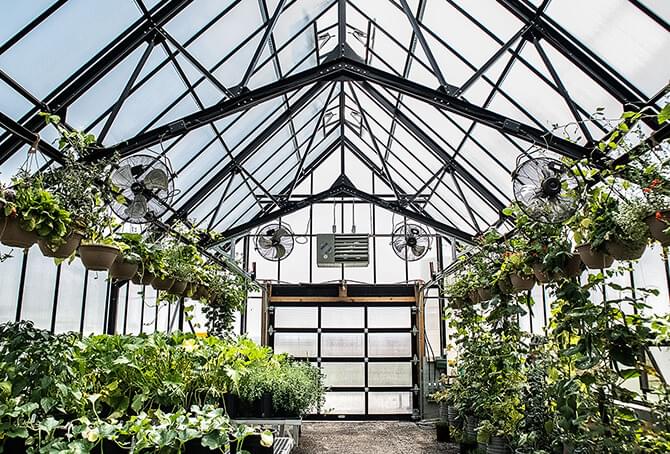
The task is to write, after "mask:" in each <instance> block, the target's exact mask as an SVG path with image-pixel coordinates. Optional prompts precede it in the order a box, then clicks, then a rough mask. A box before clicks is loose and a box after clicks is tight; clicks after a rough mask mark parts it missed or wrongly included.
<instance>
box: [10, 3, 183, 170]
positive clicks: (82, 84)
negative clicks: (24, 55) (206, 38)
mask: <svg viewBox="0 0 670 454" xmlns="http://www.w3.org/2000/svg"><path fill="white" fill-rule="evenodd" d="M192 2H193V0H169V1H165V2H161V3H159V5H158V6H156V7H154V8H153V9H152V10H151V20H150V21H149V20H148V19H141V20H138V21H136V22H135V23H134V24H133V25H131V26H130V27H129V28H128V29H127V30H126V31H125V32H124V33H123V34H122V35H121V36H120V37H119V38H118V39H117V40H116V41H114V42H112V43H110V44H109V45H108V46H106V47H105V48H104V49H103V50H101V51H100V52H98V54H96V55H95V56H94V57H93V58H92V59H90V60H89V61H88V62H87V63H86V64H84V65H83V66H82V67H81V68H80V69H79V70H78V71H76V72H75V73H73V74H72V76H70V77H69V78H68V79H67V80H66V81H65V82H63V83H62V84H61V85H60V86H58V87H57V88H56V89H55V90H53V91H52V92H51V93H50V94H49V95H48V96H47V97H46V98H45V99H44V100H43V102H44V104H46V105H48V106H49V107H50V108H51V109H52V111H54V112H56V111H58V110H59V109H61V108H63V107H66V106H68V105H69V104H70V103H71V102H72V101H73V100H74V99H76V98H77V97H79V96H80V95H81V94H82V93H84V92H85V91H86V90H88V89H89V88H91V87H92V86H93V85H94V84H95V83H97V82H98V81H99V80H100V79H102V78H103V77H104V76H105V75H106V74H108V73H109V71H110V70H111V69H113V68H114V67H115V66H117V65H118V64H119V63H121V62H122V61H123V60H124V59H125V58H126V57H127V56H128V55H130V54H131V53H132V52H133V51H134V50H135V49H137V47H139V46H140V45H141V44H142V43H143V42H145V41H146V40H147V37H148V36H149V33H150V32H151V31H152V30H153V29H154V28H155V27H160V26H162V25H163V24H165V23H167V22H168V21H170V20H171V19H172V18H174V17H175V16H176V15H177V14H178V13H179V12H180V11H182V10H183V9H184V8H186V7H187V6H188V5H189V4H191V3H192ZM37 113H38V109H31V111H30V112H28V113H27V114H26V115H24V117H22V118H21V120H20V121H19V123H20V124H22V125H23V126H24V127H25V128H27V129H29V130H31V131H33V132H37V131H40V130H41V129H42V128H43V127H44V126H45V122H44V119H43V118H42V117H40V116H39V115H37ZM20 146H21V141H20V140H19V139H17V138H16V137H10V138H8V139H7V140H5V142H3V143H2V144H1V145H0V163H2V162H4V161H6V160H7V159H8V158H9V157H10V156H11V155H12V154H13V153H14V152H15V151H16V150H17V149H18V148H19V147H20Z"/></svg>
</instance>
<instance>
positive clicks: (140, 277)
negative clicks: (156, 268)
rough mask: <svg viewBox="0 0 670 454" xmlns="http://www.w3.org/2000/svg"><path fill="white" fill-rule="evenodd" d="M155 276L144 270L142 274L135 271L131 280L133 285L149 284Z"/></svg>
mask: <svg viewBox="0 0 670 454" xmlns="http://www.w3.org/2000/svg"><path fill="white" fill-rule="evenodd" d="M155 278H156V277H155V276H154V275H153V274H150V273H147V272H144V274H140V273H136V274H135V275H134V276H133V277H132V279H131V280H132V281H133V284H135V285H151V283H152V282H153V280H154V279H155Z"/></svg>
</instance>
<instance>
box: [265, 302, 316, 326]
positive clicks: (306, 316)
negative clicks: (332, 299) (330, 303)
mask: <svg viewBox="0 0 670 454" xmlns="http://www.w3.org/2000/svg"><path fill="white" fill-rule="evenodd" d="M316 325H317V308H316V307H275V328H316Z"/></svg>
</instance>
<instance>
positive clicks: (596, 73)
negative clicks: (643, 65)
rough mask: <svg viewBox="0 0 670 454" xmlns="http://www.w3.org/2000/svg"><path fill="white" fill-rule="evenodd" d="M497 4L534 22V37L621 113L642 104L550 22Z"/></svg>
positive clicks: (513, 2) (511, 3) (513, 4)
mask: <svg viewBox="0 0 670 454" xmlns="http://www.w3.org/2000/svg"><path fill="white" fill-rule="evenodd" d="M497 1H498V3H500V4H501V5H502V6H504V7H505V8H506V9H507V10H508V11H510V12H511V13H512V14H514V15H515V16H516V17H517V18H519V19H521V20H522V21H523V22H524V23H526V24H530V23H531V22H534V26H533V30H534V31H535V32H536V33H538V34H539V35H540V36H541V37H542V38H543V39H544V40H546V41H547V42H548V43H549V44H551V45H552V46H553V47H554V48H555V49H557V50H558V51H559V52H560V53H561V54H563V56H564V57H565V58H567V59H568V60H570V61H571V62H573V63H574V64H575V65H576V66H577V67H578V68H579V69H581V70H582V71H583V72H584V73H586V74H587V75H588V76H589V77H590V78H591V79H593V80H594V81H595V82H596V83H597V84H598V85H600V86H601V87H603V88H604V89H605V90H606V91H607V92H608V93H610V94H611V95H612V96H614V98H615V99H617V100H618V101H619V102H621V103H622V104H624V109H631V108H632V109H635V110H638V109H639V108H640V107H642V105H644V104H645V103H646V100H645V99H644V96H643V94H642V93H641V92H640V91H639V90H637V91H636V90H634V89H632V88H630V87H633V85H632V84H631V83H630V82H629V81H627V80H626V79H625V78H624V77H623V76H622V75H621V74H619V73H617V72H616V71H615V70H614V68H612V67H611V66H610V65H609V64H607V62H605V61H604V60H603V59H601V58H600V57H598V56H597V55H596V54H595V53H593V52H591V51H590V50H588V49H586V48H584V47H583V46H579V45H577V44H575V43H574V42H573V41H574V38H572V36H571V35H570V34H569V33H568V32H567V31H566V30H563V29H562V28H561V27H560V26H558V24H555V23H553V21H552V20H551V19H549V18H547V17H546V16H544V15H540V16H538V17H536V14H535V10H534V9H533V8H531V7H528V6H527V5H525V4H524V3H522V2H521V1H519V0H497ZM651 123H653V122H649V123H648V124H647V125H648V126H649V127H651V128H652V129H657V128H658V125H656V126H655V127H654V126H653V125H652V124H651Z"/></svg>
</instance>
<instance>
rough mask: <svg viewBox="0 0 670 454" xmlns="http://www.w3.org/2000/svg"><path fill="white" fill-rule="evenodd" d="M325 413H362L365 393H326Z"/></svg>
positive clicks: (363, 411) (323, 411)
mask: <svg viewBox="0 0 670 454" xmlns="http://www.w3.org/2000/svg"><path fill="white" fill-rule="evenodd" d="M321 412H322V413H325V414H336V415H337V414H342V415H362V414H364V413H365V393H362V392H361V393H343V392H330V393H326V403H325V404H324V406H323V410H322V411H321Z"/></svg>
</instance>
